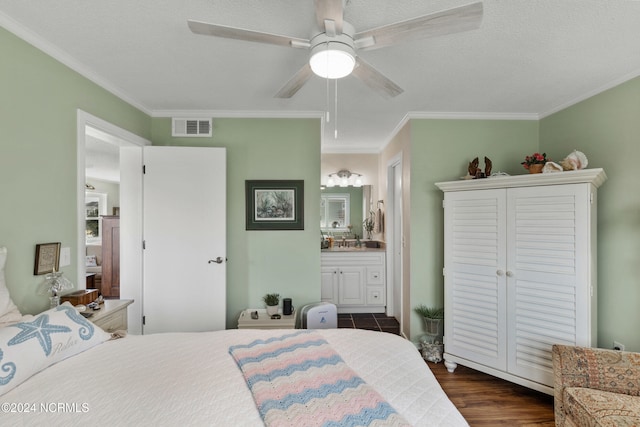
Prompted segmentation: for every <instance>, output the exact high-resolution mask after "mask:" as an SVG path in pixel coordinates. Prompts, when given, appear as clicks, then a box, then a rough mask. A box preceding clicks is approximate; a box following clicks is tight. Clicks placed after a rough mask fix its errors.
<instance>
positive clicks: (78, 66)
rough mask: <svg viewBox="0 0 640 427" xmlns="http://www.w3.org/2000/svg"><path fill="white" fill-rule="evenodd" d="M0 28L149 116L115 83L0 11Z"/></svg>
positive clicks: (147, 110) (145, 108) (142, 107)
mask: <svg viewBox="0 0 640 427" xmlns="http://www.w3.org/2000/svg"><path fill="white" fill-rule="evenodd" d="M0 26H1V27H4V28H5V29H6V30H8V31H10V32H11V33H13V34H15V35H16V36H18V37H19V38H21V39H22V40H24V41H25V42H27V43H29V44H30V45H32V46H33V47H35V48H36V49H39V50H41V51H42V52H44V53H45V54H47V55H49V56H50V57H52V58H53V59H55V60H56V61H58V62H60V63H62V64H63V65H66V66H67V67H69V68H71V69H72V70H73V71H75V72H77V73H78V74H80V75H81V76H83V77H85V78H86V79H88V80H90V81H92V82H93V83H95V84H97V85H98V86H100V87H101V88H103V89H105V90H106V91H109V92H111V93H112V94H114V95H115V96H117V97H118V98H120V99H121V100H123V101H124V102H126V103H128V104H131V105H132V106H133V107H135V108H137V109H138V110H140V111H142V112H143V113H145V114H147V115H148V114H149V111H150V110H149V109H148V108H147V107H145V106H144V105H142V104H140V103H139V102H138V101H137V100H135V99H133V98H131V97H130V96H129V95H128V94H126V93H125V92H123V91H122V89H120V88H119V87H117V86H115V85H114V84H113V83H111V82H109V81H108V80H106V79H104V78H103V77H102V76H101V75H100V74H99V73H97V72H95V71H94V70H92V69H91V68H89V67H87V66H86V65H84V64H83V63H81V62H80V61H78V60H77V59H75V58H74V57H73V56H71V55H70V54H69V53H68V52H66V51H64V50H62V49H60V48H59V47H57V46H55V45H54V44H52V43H50V42H49V41H48V40H46V39H45V38H43V37H42V36H41V35H39V34H37V33H35V32H33V31H31V30H30V29H28V28H26V27H25V26H23V25H22V24H20V23H19V22H18V21H16V20H14V19H13V18H11V17H10V16H8V15H6V14H5V13H3V12H1V11H0Z"/></svg>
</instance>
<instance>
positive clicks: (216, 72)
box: [0, 0, 640, 152]
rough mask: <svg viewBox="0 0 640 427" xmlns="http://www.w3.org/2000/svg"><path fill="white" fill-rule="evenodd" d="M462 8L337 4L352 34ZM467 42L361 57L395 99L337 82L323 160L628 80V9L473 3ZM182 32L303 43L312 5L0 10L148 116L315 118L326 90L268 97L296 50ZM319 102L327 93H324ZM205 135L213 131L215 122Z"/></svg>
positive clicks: (72, 4) (634, 52)
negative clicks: (408, 121)
mask: <svg viewBox="0 0 640 427" xmlns="http://www.w3.org/2000/svg"><path fill="white" fill-rule="evenodd" d="M470 2H471V0H430V1H425V0H394V1H388V0H349V1H347V4H346V7H345V20H347V21H348V22H350V23H351V24H352V25H354V27H355V28H356V30H357V31H363V30H366V29H370V28H374V27H378V26H381V25H385V24H389V23H393V22H397V21H401V20H404V19H408V18H411V17H415V16H419V15H424V14H427V13H432V12H437V11H441V10H443V9H448V8H451V7H455V6H460V5H464V4H467V3H470ZM483 4H484V17H483V20H482V24H481V26H480V28H479V29H477V30H472V31H468V32H463V33H458V34H454V35H447V36H440V37H436V38H430V39H420V40H412V41H407V42H402V43H400V44H397V45H394V46H391V47H386V48H383V49H379V50H374V51H366V52H360V55H361V57H362V58H363V59H364V60H366V61H367V62H368V63H370V64H371V65H373V66H374V67H376V68H377V69H378V70H379V71H381V72H382V73H384V74H385V75H386V76H387V77H389V78H390V79H391V80H393V81H394V82H395V83H397V84H398V85H400V86H401V87H402V88H403V89H404V91H405V92H404V93H402V94H401V95H399V96H398V97H396V98H394V99H390V100H388V99H385V98H383V97H381V96H380V95H378V94H377V93H375V92H372V91H371V90H370V89H369V88H368V87H367V86H365V85H364V84H363V83H362V82H361V81H359V80H357V79H356V78H355V77H352V76H350V77H346V78H344V79H341V80H339V82H338V114H337V128H338V138H337V139H335V138H334V126H335V121H333V122H331V123H328V124H326V125H325V135H324V137H323V142H322V144H323V145H322V149H323V151H325V152H341V151H344V152H359V151H360V152H377V151H379V150H380V149H381V148H382V147H383V146H384V145H385V144H386V143H387V142H388V141H389V139H390V137H391V136H392V135H393V134H394V132H395V130H396V129H397V127H398V125H399V124H400V123H401V122H402V120H403V118H404V117H405V116H406V115H407V114H410V115H412V116H414V117H427V116H434V117H513V118H531V119H535V118H538V117H541V116H544V115H546V114H549V113H552V112H554V111H557V110H558V109H560V108H562V107H565V106H567V105H570V104H572V103H574V102H576V101H578V100H581V99H584V98H585V97H587V96H590V95H593V94H594V93H597V92H599V91H601V90H603V89H606V88H608V87H611V86H613V85H615V84H618V83H621V82H623V81H625V80H628V79H630V78H632V77H635V76H637V75H640V1H637V0H616V1H612V0H603V1H593V0H536V1H531V0H485V1H484V2H483ZM187 19H195V20H200V21H206V22H211V23H216V24H222V25H229V26H237V27H241V28H247V29H252V30H258V31H266V32H271V33H276V34H282V35H287V36H295V37H300V38H308V37H309V36H310V32H311V28H312V27H313V25H314V5H313V1H312V0H269V1H265V0H208V1H207V0H189V1H178V0H136V1H131V0H109V1H97V0H60V1H51V0H0V25H2V26H3V27H5V28H7V29H8V30H10V31H12V32H14V33H16V34H18V35H19V36H21V37H23V38H25V39H27V40H28V41H30V42H31V43H34V44H35V45H36V46H38V47H40V48H41V49H43V50H45V51H46V52H47V53H49V54H52V55H53V56H54V57H56V58H58V59H59V60H62V61H63V62H64V63H66V64H67V65H70V66H71V67H72V68H74V69H76V70H78V71H80V72H81V73H83V74H84V75H86V76H87V77H89V78H91V79H92V80H94V81H96V82H98V83H100V84H101V85H103V86H105V87H106V88H107V89H109V90H111V91H112V92H114V93H116V94H118V95H119V96H121V97H123V98H124V99H125V100H127V101H129V102H131V103H132V104H134V105H135V106H137V107H139V108H141V109H143V110H144V111H146V112H147V113H149V114H151V115H153V116H172V115H182V116H185V115H187V116H189V115H192V116H193V115H203V116H213V117H216V116H219V117H220V116H226V117H256V116H258V117H305V116H313V117H319V116H320V114H321V112H322V111H324V110H326V109H327V105H329V106H330V110H331V111H332V118H336V117H334V115H333V109H334V103H333V99H330V100H329V102H328V100H327V86H326V81H325V80H322V79H320V78H318V77H315V76H314V77H312V78H311V80H310V81H309V82H308V83H307V84H306V85H305V86H304V87H303V88H302V89H301V90H300V91H299V92H298V93H297V94H296V95H295V96H294V97H293V98H291V99H276V98H274V97H273V95H274V94H275V93H276V92H277V91H278V89H280V87H282V86H283V85H284V83H286V81H287V80H288V79H289V78H290V77H291V76H292V75H293V74H294V73H295V72H296V71H297V70H298V69H299V68H300V67H302V66H303V65H304V63H305V62H306V61H307V53H306V52H305V51H304V50H299V49H290V48H286V47H279V46H271V45H262V44H256V43H248V42H243V41H236V40H225V39H219V38H214V37H205V36H200V35H195V34H193V33H191V31H189V29H188V27H187V24H186V21H187ZM330 92H331V98H332V97H333V92H334V89H333V87H332V88H331V90H330ZM214 132H215V123H214Z"/></svg>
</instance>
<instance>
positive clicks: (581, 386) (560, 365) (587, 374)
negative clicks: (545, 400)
mask: <svg viewBox="0 0 640 427" xmlns="http://www.w3.org/2000/svg"><path fill="white" fill-rule="evenodd" d="M552 354H553V373H554V410H555V421H556V426H558V427H563V426H572V427H573V426H576V427H578V426H579V427H584V426H612V427H613V426H615V427H623V426H640V353H632V352H624V351H615V350H605V349H601V348H586V347H574V346H565V345H554V346H553V353H552Z"/></svg>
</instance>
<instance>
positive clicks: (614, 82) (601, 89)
mask: <svg viewBox="0 0 640 427" xmlns="http://www.w3.org/2000/svg"><path fill="white" fill-rule="evenodd" d="M638 76H640V70H636V71H633V72H631V73H629V74H626V75H624V76H622V77H620V78H617V79H615V80H612V81H610V82H608V83H605V84H604V85H602V86H600V87H599V88H597V89H594V90H591V91H589V92H587V93H584V94H582V95H580V96H577V97H575V98H573V99H572V100H570V101H567V102H565V103H562V104H560V105H558V106H557V107H554V108H551V109H550V110H547V111H545V112H543V113H540V114H538V115H539V116H540V119H543V118H545V117H548V116H550V115H552V114H555V113H557V112H559V111H562V110H566V109H567V108H569V107H572V106H574V105H576V104H579V103H580V102H582V101H585V100H587V99H589V98H592V97H594V96H596V95H599V94H601V93H602V92H605V91H607V90H609V89H613V88H614V87H616V86H620V85H621V84H623V83H626V82H628V81H630V80H633V79H635V78H636V77H638Z"/></svg>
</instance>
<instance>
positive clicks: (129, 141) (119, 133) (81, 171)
mask: <svg viewBox="0 0 640 427" xmlns="http://www.w3.org/2000/svg"><path fill="white" fill-rule="evenodd" d="M76 120H77V121H76V166H77V172H76V177H77V178H76V191H77V193H76V198H77V210H76V212H77V238H78V240H77V251H78V254H77V263H78V276H77V279H76V280H77V282H78V289H84V288H85V287H86V267H85V253H86V247H85V224H84V205H85V201H84V198H85V184H86V182H87V181H86V179H87V177H86V172H85V167H86V164H85V163H86V162H85V143H86V135H87V126H89V127H91V128H93V129H95V130H96V131H97V132H100V133H101V134H102V136H104V137H105V138H106V139H107V140H108V141H109V142H113V143H114V144H117V145H119V146H122V145H126V146H138V147H143V146H145V145H151V141H149V140H147V139H145V138H142V137H140V136H138V135H136V134H134V133H131V132H129V131H128V130H125V129H123V128H121V127H118V126H116V125H114V124H112V123H109V122H107V121H106V120H103V119H101V118H99V117H96V116H94V115H92V114H89V113H87V112H86V111H83V110H81V109H78V110H77V112H76ZM140 197H141V198H142V195H140ZM140 220H142V219H140ZM134 237H136V238H137V241H139V242H141V241H142V233H141V234H140V236H134ZM123 261H124V262H126V260H123ZM131 267H132V268H134V269H136V270H137V269H139V272H140V275H142V265H139V266H131Z"/></svg>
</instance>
